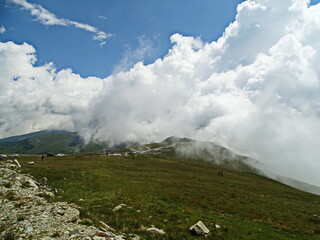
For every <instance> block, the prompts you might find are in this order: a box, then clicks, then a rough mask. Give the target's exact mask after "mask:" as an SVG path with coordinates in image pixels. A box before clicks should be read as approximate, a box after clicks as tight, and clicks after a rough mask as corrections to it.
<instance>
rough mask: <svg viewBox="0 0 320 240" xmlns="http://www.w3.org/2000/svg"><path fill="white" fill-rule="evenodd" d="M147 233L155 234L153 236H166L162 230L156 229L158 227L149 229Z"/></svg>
mask: <svg viewBox="0 0 320 240" xmlns="http://www.w3.org/2000/svg"><path fill="white" fill-rule="evenodd" d="M147 232H149V233H151V234H153V235H164V234H166V233H165V232H164V231H163V230H162V229H159V228H156V227H152V228H148V229H147Z"/></svg>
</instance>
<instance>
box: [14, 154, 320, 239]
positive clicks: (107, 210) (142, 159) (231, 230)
mask: <svg viewBox="0 0 320 240" xmlns="http://www.w3.org/2000/svg"><path fill="white" fill-rule="evenodd" d="M19 161H20V162H21V164H22V169H23V172H26V173H30V174H32V175H33V176H34V177H36V178H37V179H41V178H42V177H46V178H47V179H48V184H49V185H50V186H51V187H52V188H57V189H59V190H60V191H59V193H58V194H56V196H55V199H53V201H67V202H73V203H76V204H77V205H79V206H81V207H82V210H81V217H82V218H83V223H85V224H93V225H96V226H99V221H103V222H105V223H107V224H108V225H110V226H111V227H113V228H114V229H116V230H117V232H120V233H121V232H122V233H135V234H138V235H139V236H140V237H141V238H142V239H175V240H176V239H201V237H195V236H193V235H191V234H190V232H189V227H190V226H191V225H193V224H195V223H196V222H197V221H199V220H201V221H202V222H203V223H204V224H205V225H206V226H207V228H209V230H210V232H211V235H210V236H209V237H208V238H207V239H228V240H230V239H236V240H239V239H259V240H263V239H265V240H270V239H297V240H303V239H320V205H319V203H320V196H317V195H313V194H310V193H306V192H302V191H299V190H296V189H293V188H291V187H288V186H285V185H283V184H280V183H278V182H276V181H273V180H270V179H267V178H265V177H262V176H259V175H256V174H249V173H245V174H244V173H242V172H240V171H234V170H229V169H227V168H222V167H221V166H217V165H214V164H211V163H206V162H203V161H195V160H190V159H186V158H184V157H181V156H178V155H176V154H175V153H174V152H170V151H169V152H163V153H160V154H141V155H137V156H135V157H134V156H125V157H108V156H102V155H97V154H96V155H95V154H92V155H90V154H86V155H85V154H81V155H70V156H67V157H46V158H45V160H44V161H41V157H40V156H38V155H37V156H36V155H33V156H32V155H25V156H21V157H20V158H19ZM28 161H34V162H35V165H28V164H27V162H28ZM220 170H223V171H224V174H223V176H222V177H221V176H218V171H220ZM119 204H126V206H125V207H123V208H122V209H120V210H118V211H112V210H113V209H114V207H116V206H118V205H119ZM215 225H220V226H221V228H219V229H216V227H215ZM151 226H155V227H157V228H160V229H163V230H164V231H165V232H166V235H165V236H164V237H158V238H157V237H154V236H150V235H149V234H148V233H147V232H146V228H149V227H151Z"/></svg>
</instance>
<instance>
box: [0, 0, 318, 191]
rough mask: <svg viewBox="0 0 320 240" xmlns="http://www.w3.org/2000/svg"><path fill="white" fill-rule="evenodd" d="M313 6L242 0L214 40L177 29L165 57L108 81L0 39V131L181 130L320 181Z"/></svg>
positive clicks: (104, 136)
mask: <svg viewBox="0 0 320 240" xmlns="http://www.w3.org/2000/svg"><path fill="white" fill-rule="evenodd" d="M319 23H320V4H318V5H314V6H308V1H307V0H303V1H302V0H282V1H278V0H255V1H253V0H248V1H245V2H243V3H241V4H240V5H239V6H238V13H237V16H236V20H235V22H233V23H231V24H230V26H229V27H227V28H226V30H225V32H224V34H223V36H221V38H220V39H218V40H217V41H214V42H211V43H205V42H202V41H201V40H200V39H198V38H194V37H191V36H182V35H180V34H174V35H173V36H171V42H172V44H173V46H172V48H171V49H170V50H169V52H168V54H167V55H166V56H164V57H163V58H162V59H157V60H156V61H155V62H154V63H152V64H149V65H144V64H143V63H142V62H138V63H137V64H135V65H134V66H133V67H132V68H131V69H129V70H128V71H124V70H123V71H118V72H116V73H114V74H112V75H110V76H109V77H107V78H105V79H99V78H82V77H81V76H79V75H77V74H76V73H73V72H72V70H70V69H66V70H62V71H59V72H57V71H56V70H55V68H54V66H53V64H46V65H43V66H35V65H34V63H35V61H36V57H35V49H34V48H33V47H32V46H31V45H29V44H27V43H25V44H22V45H17V44H15V43H12V42H7V43H1V44H0V74H1V75H0V76H1V78H0V84H1V93H0V109H1V110H0V111H1V112H0V134H1V135H2V136H9V135H13V134H18V133H24V132H29V131H33V130H35V129H39V130H40V129H66V130H76V131H79V132H80V134H81V135H82V136H83V138H84V139H85V140H87V141H89V140H90V139H100V140H104V141H108V142H109V143H110V144H117V143H121V142H126V141H139V142H144V141H158V140H162V139H163V138H165V137H168V136H172V135H175V136H185V137H191V138H194V139H197V140H206V141H208V140H209V141H215V142H218V143H220V144H222V145H224V146H227V147H229V148H231V149H232V150H234V151H236V152H237V153H242V154H245V155H248V156H250V157H252V158H256V159H258V160H259V161H260V162H261V163H262V164H263V165H264V168H265V169H266V170H268V171H269V172H273V173H277V174H280V175H284V176H287V177H292V178H296V179H299V180H302V181H305V182H308V183H311V184H315V185H318V186H320V178H319V177H318V175H319V172H320V162H319V159H318V156H319V155H320V148H319V147H318V146H319V145H320V135H319V134H317V133H318V132H319V131H320V94H319V90H320V78H319V77H320V65H319V62H320V44H319V41H318V39H319V37H320V30H319V27H318V26H319Z"/></svg>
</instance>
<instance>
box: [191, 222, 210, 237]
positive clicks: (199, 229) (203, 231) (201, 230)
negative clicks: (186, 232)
mask: <svg viewBox="0 0 320 240" xmlns="http://www.w3.org/2000/svg"><path fill="white" fill-rule="evenodd" d="M190 231H191V232H192V233H194V234H196V235H198V236H204V235H207V234H209V232H210V230H209V229H208V228H207V227H206V226H205V225H204V223H203V222H202V221H199V222H197V223H196V224H194V225H192V226H191V227H190Z"/></svg>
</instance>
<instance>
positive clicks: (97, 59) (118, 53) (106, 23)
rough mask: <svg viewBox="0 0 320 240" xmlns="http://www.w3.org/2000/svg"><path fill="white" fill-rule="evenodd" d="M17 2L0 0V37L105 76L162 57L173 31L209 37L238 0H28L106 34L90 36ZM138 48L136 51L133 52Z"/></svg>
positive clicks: (43, 58)
mask: <svg viewBox="0 0 320 240" xmlns="http://www.w3.org/2000/svg"><path fill="white" fill-rule="evenodd" d="M22 2H26V1H22V0H19V1H14V0H12V1H11V0H4V1H0V13H1V14H0V23H1V25H2V26H4V27H5V28H6V32H5V34H3V35H2V36H0V39H1V41H14V42H15V43H19V44H21V43H23V42H27V43H29V44H31V45H32V46H34V47H35V48H36V49H37V59H38V62H37V64H44V63H46V62H54V64H55V66H56V67H57V69H64V68H71V69H73V71H75V72H77V73H78V74H80V75H81V76H82V77H88V76H96V77H107V76H108V75H110V74H112V73H113V72H116V71H119V70H123V69H125V70H127V69H129V68H130V67H132V66H133V64H134V63H136V62H137V61H139V60H143V61H144V62H145V63H146V64H147V63H151V62H153V61H154V60H155V59H157V58H159V57H163V56H164V55H165V54H166V53H167V52H168V50H169V48H170V47H171V43H170V36H171V35H172V34H174V33H177V32H178V33H181V34H183V35H191V36H197V37H201V39H203V40H204V41H213V40H216V39H217V38H218V37H220V36H221V34H222V33H223V31H224V29H225V28H226V27H227V26H228V25H229V24H230V22H231V21H233V20H234V18H235V14H236V7H237V4H238V3H239V2H240V0H232V1H221V0H220V1H217V0H215V1H212V0H202V1H194V0H176V1H170V0H161V1H160V0H153V1H147V0H136V1H130V0H120V1H114V0H104V1H101V0H90V1H88V0H77V1H64V0H45V1H44V0H33V1H32V0H31V1H28V3H30V4H34V5H40V6H41V7H43V8H44V9H46V10H47V11H49V12H51V13H52V14H54V15H55V16H56V18H59V19H62V18H63V19H67V20H69V21H76V22H78V23H83V24H88V25H90V26H92V27H95V28H97V29H98V31H102V32H104V33H106V34H107V35H110V37H107V38H106V39H103V40H102V41H93V40H92V38H93V36H94V35H95V34H94V33H91V32H87V31H85V30H83V29H81V28H77V27H75V26H74V25H71V26H67V27H62V26H61V25H60V26H59V25H57V24H56V25H55V24H52V23H50V22H47V23H45V22H42V21H41V20H40V19H39V18H38V17H36V16H34V15H32V14H31V10H30V9H29V10H28V9H26V8H23V5H22V4H21V3H22ZM138 52H139V54H137V53H138Z"/></svg>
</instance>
